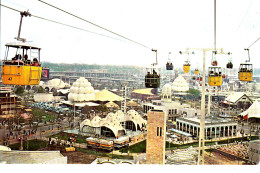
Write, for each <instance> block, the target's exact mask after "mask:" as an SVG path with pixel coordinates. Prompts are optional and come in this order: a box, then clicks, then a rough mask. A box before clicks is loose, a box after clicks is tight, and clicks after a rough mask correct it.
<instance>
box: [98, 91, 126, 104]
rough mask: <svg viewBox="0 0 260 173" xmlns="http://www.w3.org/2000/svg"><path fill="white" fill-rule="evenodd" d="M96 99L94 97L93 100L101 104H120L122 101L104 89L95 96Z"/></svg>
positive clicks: (121, 98)
mask: <svg viewBox="0 0 260 173" xmlns="http://www.w3.org/2000/svg"><path fill="white" fill-rule="evenodd" d="M95 95H96V97H95V100H94V101H96V102H102V103H107V102H115V103H117V102H121V101H123V100H124V98H123V97H120V96H118V95H116V94H114V93H112V92H110V91H108V90H106V89H103V90H101V91H99V92H97V93H96V94H95Z"/></svg>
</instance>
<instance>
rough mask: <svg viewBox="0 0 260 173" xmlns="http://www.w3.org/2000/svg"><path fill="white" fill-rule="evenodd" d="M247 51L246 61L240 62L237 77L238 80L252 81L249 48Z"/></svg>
mask: <svg viewBox="0 0 260 173" xmlns="http://www.w3.org/2000/svg"><path fill="white" fill-rule="evenodd" d="M245 50H247V51H248V61H246V62H245V63H241V64H240V66H239V72H238V78H239V80H240V81H248V82H250V81H252V80H253V64H251V63H250V56H249V49H245Z"/></svg>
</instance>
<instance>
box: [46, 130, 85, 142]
mask: <svg viewBox="0 0 260 173" xmlns="http://www.w3.org/2000/svg"><path fill="white" fill-rule="evenodd" d="M72 135H73V136H72ZM49 137H50V138H55V137H58V138H59V139H61V140H68V138H69V137H76V143H86V137H85V136H82V135H74V134H71V133H66V132H60V133H58V134H55V135H52V136H49Z"/></svg>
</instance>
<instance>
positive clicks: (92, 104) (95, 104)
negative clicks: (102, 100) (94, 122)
mask: <svg viewBox="0 0 260 173" xmlns="http://www.w3.org/2000/svg"><path fill="white" fill-rule="evenodd" d="M61 103H64V104H67V105H75V106H78V107H84V106H99V104H98V103H93V102H80V103H77V102H71V101H61Z"/></svg>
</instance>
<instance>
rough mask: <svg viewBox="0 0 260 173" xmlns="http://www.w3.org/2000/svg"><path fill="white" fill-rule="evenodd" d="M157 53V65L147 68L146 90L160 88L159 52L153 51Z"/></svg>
mask: <svg viewBox="0 0 260 173" xmlns="http://www.w3.org/2000/svg"><path fill="white" fill-rule="evenodd" d="M152 51H154V52H155V53H156V63H153V64H152V65H151V66H150V67H147V68H146V72H147V74H146V75H145V87H146V88H159V87H160V83H161V80H160V73H159V72H160V68H159V67H158V66H157V50H154V49H152Z"/></svg>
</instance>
